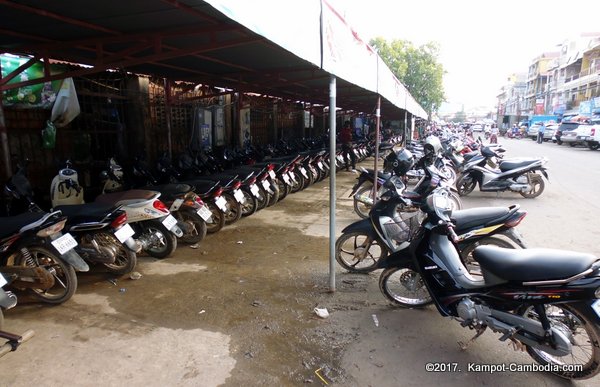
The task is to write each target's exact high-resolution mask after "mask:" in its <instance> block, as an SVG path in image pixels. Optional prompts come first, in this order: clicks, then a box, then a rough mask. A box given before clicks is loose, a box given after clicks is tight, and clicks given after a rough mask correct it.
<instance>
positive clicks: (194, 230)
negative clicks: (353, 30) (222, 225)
mask: <svg viewBox="0 0 600 387" xmlns="http://www.w3.org/2000/svg"><path fill="white" fill-rule="evenodd" d="M188 208H189V207H188ZM174 215H175V218H177V220H178V221H181V222H183V223H186V224H187V225H188V227H189V228H190V229H191V230H190V231H189V232H188V233H185V232H184V234H183V235H182V236H181V238H179V240H180V241H181V242H182V243H185V244H190V245H191V244H194V243H200V242H201V241H202V240H203V239H204V237H205V236H206V222H205V221H204V219H202V217H201V216H200V215H198V214H197V213H196V212H194V211H192V210H191V209H186V210H181V209H180V210H179V211H175V213H174Z"/></svg>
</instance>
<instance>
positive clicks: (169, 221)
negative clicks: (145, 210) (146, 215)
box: [162, 215, 177, 230]
mask: <svg viewBox="0 0 600 387" xmlns="http://www.w3.org/2000/svg"><path fill="white" fill-rule="evenodd" d="M162 224H163V226H165V227H166V228H167V230H171V229H172V228H173V227H175V226H177V219H175V218H174V217H173V215H167V217H166V218H165V219H163V221H162Z"/></svg>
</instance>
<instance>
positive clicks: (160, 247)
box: [140, 220, 177, 259]
mask: <svg viewBox="0 0 600 387" xmlns="http://www.w3.org/2000/svg"><path fill="white" fill-rule="evenodd" d="M140 227H141V229H142V236H141V237H142V238H144V239H146V240H147V241H149V245H148V246H147V247H146V248H145V250H146V252H147V253H148V254H149V255H150V256H151V257H154V258H159V259H162V258H166V257H168V256H169V255H171V254H173V252H174V251H175V249H176V248H177V237H175V235H173V234H172V233H171V232H170V231H169V230H167V228H166V227H165V226H164V225H163V224H162V223H161V222H159V221H155V220H148V221H144V222H141V224H140Z"/></svg>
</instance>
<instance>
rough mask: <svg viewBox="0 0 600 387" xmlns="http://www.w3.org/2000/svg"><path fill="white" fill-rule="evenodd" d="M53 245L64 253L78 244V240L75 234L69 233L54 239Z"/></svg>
mask: <svg viewBox="0 0 600 387" xmlns="http://www.w3.org/2000/svg"><path fill="white" fill-rule="evenodd" d="M52 246H54V247H55V248H56V250H58V252H59V253H60V254H61V255H62V254H64V253H66V252H67V251H69V250H72V249H73V248H74V247H75V246H77V241H76V240H75V238H73V236H72V235H71V234H69V233H66V234H65V235H63V236H61V237H60V238H58V239H55V240H53V241H52Z"/></svg>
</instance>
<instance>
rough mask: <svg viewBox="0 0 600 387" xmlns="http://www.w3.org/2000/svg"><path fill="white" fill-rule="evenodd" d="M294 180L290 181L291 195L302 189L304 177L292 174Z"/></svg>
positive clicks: (297, 172)
mask: <svg viewBox="0 0 600 387" xmlns="http://www.w3.org/2000/svg"><path fill="white" fill-rule="evenodd" d="M293 173H294V179H292V193H296V192H298V191H300V190H301V189H302V187H304V176H303V175H302V174H301V173H300V172H299V171H296V172H293Z"/></svg>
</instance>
